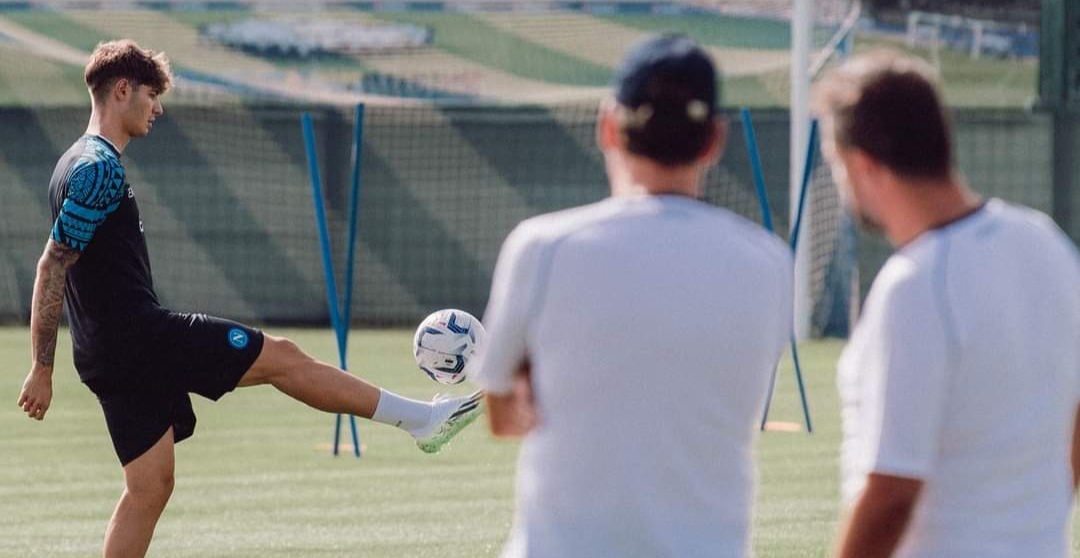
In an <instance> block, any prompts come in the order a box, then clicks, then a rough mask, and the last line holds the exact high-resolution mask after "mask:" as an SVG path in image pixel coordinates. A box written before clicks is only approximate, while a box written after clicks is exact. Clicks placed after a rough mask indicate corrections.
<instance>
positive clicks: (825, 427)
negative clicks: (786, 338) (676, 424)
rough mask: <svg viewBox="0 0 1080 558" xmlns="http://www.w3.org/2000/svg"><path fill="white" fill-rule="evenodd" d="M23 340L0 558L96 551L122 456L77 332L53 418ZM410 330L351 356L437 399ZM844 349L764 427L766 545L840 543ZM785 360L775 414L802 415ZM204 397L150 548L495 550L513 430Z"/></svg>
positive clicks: (163, 551) (326, 346) (504, 512)
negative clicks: (76, 366)
mask: <svg viewBox="0 0 1080 558" xmlns="http://www.w3.org/2000/svg"><path fill="white" fill-rule="evenodd" d="M272 331H273V332H274V333H278V334H285V335H288V336H290V337H292V338H294V339H295V340H296V341H297V342H298V343H300V344H301V346H303V347H305V348H306V349H307V350H309V351H310V352H312V353H313V354H315V355H316V356H318V357H320V358H324V359H331V358H333V355H334V354H335V350H334V347H333V341H332V335H331V334H330V332H328V331H320V330H272ZM28 340H29V335H28V331H27V329H26V328H11V327H9V328H0V362H3V363H4V365H5V368H6V371H5V373H4V374H0V401H2V403H3V404H2V405H0V433H2V434H0V517H2V518H4V520H3V521H0V540H3V541H4V544H3V545H0V558H9V557H10V558H15V557H20V558H26V557H46V556H47V557H50V558H64V557H69V556H70V557H74V556H92V555H95V554H97V553H98V552H99V551H100V550H99V545H100V541H101V537H102V534H103V532H104V529H105V525H106V523H107V521H108V518H109V515H110V513H111V511H112V507H113V505H114V504H115V500H116V498H117V497H118V496H119V493H120V490H121V476H120V469H119V467H118V465H117V462H116V460H115V457H114V456H113V454H112V449H111V446H110V444H109V441H108V435H107V434H106V431H105V427H104V423H103V420H102V418H101V414H100V410H99V408H98V405H97V403H96V402H95V400H94V398H93V396H92V395H91V394H90V393H89V391H87V390H86V389H85V388H84V387H83V386H81V385H80V384H79V382H78V380H77V379H76V376H75V372H74V371H73V370H72V366H71V364H70V357H69V356H68V355H70V345H69V344H68V341H67V333H66V332H61V342H60V347H59V349H58V353H59V355H60V358H58V359H57V360H58V368H57V371H56V376H55V380H54V389H55V397H54V402H53V407H52V409H51V410H50V411H49V415H48V417H47V418H46V420H45V421H44V422H41V423H37V422H33V421H30V420H29V419H27V418H25V416H23V415H22V414H21V412H20V410H19V409H18V408H17V407H16V406H15V405H14V401H15V398H16V396H17V394H18V391H19V386H20V385H21V382H22V378H23V374H24V373H25V370H26V369H27V367H28V366H29V359H28V354H29V348H28ZM409 343H410V334H409V332H405V331H354V332H353V341H352V343H351V345H350V347H351V353H350V360H351V361H352V362H353V365H354V368H355V369H356V370H359V371H360V373H361V375H363V376H364V377H365V378H367V379H369V380H372V381H374V382H376V383H378V384H380V385H383V386H385V387H387V388H390V389H393V390H396V391H398V392H401V393H403V394H406V395H410V396H414V397H422V398H427V397H430V396H431V395H432V394H433V393H434V392H435V391H437V389H436V387H437V386H435V384H433V383H431V382H430V381H429V380H427V379H426V378H425V377H424V376H423V375H422V374H421V373H420V372H418V371H416V370H415V369H414V368H413V366H412V364H411V358H410V355H409ZM840 347H841V345H840V344H839V343H838V342H817V343H811V344H806V345H804V346H803V347H802V352H801V357H802V359H803V365H804V374H805V377H806V380H807V390H808V393H809V395H810V401H811V406H812V410H813V413H814V424H815V433H814V434H813V435H812V436H807V435H805V434H791V433H768V434H765V435H764V436H762V438H761V440H760V443H759V445H758V458H759V463H760V487H759V490H758V498H757V503H756V506H755V511H754V517H755V525H754V546H755V555H756V556H758V557H759V558H800V557H824V556H827V555H828V552H829V549H830V548H831V546H832V540H833V538H834V535H835V531H836V524H837V515H838V503H837V499H838V484H837V478H838V471H837V455H838V446H839V441H840V429H839V413H838V405H837V398H836V390H835V388H834V379H833V378H834V372H833V369H834V366H835V362H836V358H837V355H838V353H839V350H840ZM789 362H790V359H788V358H785V359H784V366H783V367H782V369H781V371H780V381H779V383H778V386H777V395H776V399H775V402H774V408H773V415H772V418H773V419H774V420H782V421H793V422H798V421H800V419H801V415H800V411H799V407H798V398H797V395H796V393H795V390H794V387H793V384H794V382H793V381H792V374H791V370H790V367H789V366H788V365H787V363H789ZM465 389H466V388H465V387H464V386H461V387H460V390H458V391H464V390H465ZM195 400H196V401H195V408H196V412H197V413H198V415H199V426H198V429H197V430H196V433H195V437H194V438H192V439H190V440H188V441H185V442H183V443H182V444H180V445H179V446H177V484H176V490H175V492H174V495H173V498H172V501H171V503H170V505H169V507H168V509H167V510H166V512H165V514H164V516H163V518H162V520H161V522H160V524H159V526H158V530H157V535H156V537H155V542H154V544H153V546H152V547H151V552H150V556H154V557H210V556H230V557H251V558H256V557H258V558H264V557H271V558H272V557H282V558H284V557H309V556H318V557H354V556H365V557H370V558H384V557H385V558H390V557H393V558H398V557H432V558H436V557H438V558H446V557H461V558H482V557H493V556H497V555H498V552H499V549H500V548H501V545H502V542H503V541H504V540H505V537H506V534H507V532H508V529H509V525H510V518H511V513H512V499H511V498H512V482H513V471H514V460H515V458H516V454H517V445H516V444H515V443H510V442H502V441H495V440H493V439H492V438H491V437H490V436H489V435H488V434H487V433H486V432H485V431H484V428H483V422H482V421H480V422H477V424H476V425H474V426H473V427H472V428H470V429H469V430H467V431H465V432H463V433H462V435H461V436H460V437H459V438H458V439H457V440H455V441H454V442H453V443H452V444H451V446H450V447H449V448H448V449H447V450H446V451H444V452H443V453H441V454H439V455H435V456H429V455H425V454H422V453H420V452H419V451H418V450H416V448H415V447H414V446H413V445H412V441H411V439H410V438H408V437H407V436H406V435H405V434H402V433H400V432H398V431H397V430H395V429H393V428H389V427H385V426H381V425H376V424H373V423H369V422H366V421H361V422H360V429H361V434H362V436H363V441H364V443H365V444H366V445H367V446H368V448H367V454H366V456H365V457H364V459H363V460H360V461H356V460H354V459H353V458H352V457H351V456H347V457H339V458H336V459H335V458H332V457H330V456H329V455H328V454H327V452H326V450H325V449H318V448H317V447H318V446H320V445H325V444H327V443H328V442H329V441H330V436H331V431H332V425H333V417H332V416H330V415H325V414H322V413H319V412H316V411H313V410H310V409H308V408H306V407H304V406H303V405H300V404H297V403H295V402H293V401H291V400H289V399H288V398H286V397H285V396H283V395H280V394H278V393H277V392H275V391H274V390H273V389H271V388H249V389H241V390H239V391H238V392H236V393H233V394H230V395H228V396H226V397H225V398H224V399H223V400H222V401H221V402H219V403H216V404H215V403H210V402H207V401H205V400H202V399H199V398H198V397H196V398H195ZM674 434H677V433H674ZM648 448H649V445H648V440H642V450H643V451H648ZM1074 548H1076V547H1075V545H1074Z"/></svg>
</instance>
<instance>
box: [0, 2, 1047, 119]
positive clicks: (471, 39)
mask: <svg viewBox="0 0 1080 558" xmlns="http://www.w3.org/2000/svg"><path fill="white" fill-rule="evenodd" d="M376 15H377V17H378V18H381V19H383V20H386V21H394V22H402V23H413V24H417V25H425V26H430V27H431V28H432V29H434V31H435V45H434V46H435V48H438V49H440V50H442V51H445V52H447V53H450V54H453V55H455V56H458V57H461V58H464V59H466V60H470V61H472V62H475V63H477V64H480V65H483V66H486V67H488V68H491V69H492V70H497V71H501V72H506V73H509V74H512V75H516V76H520V77H523V78H528V79H533V80H537V81H542V82H549V83H558V84H567V85H581V86H603V85H606V84H607V83H608V82H609V80H610V77H611V73H612V71H611V69H609V68H605V67H602V66H600V65H597V64H594V63H591V62H588V61H586V60H583V59H580V58H577V57H575V56H572V55H568V54H565V53H561V52H557V51H555V50H552V49H550V48H547V47H545V46H543V45H539V44H536V43H534V42H531V41H529V40H527V39H524V38H522V37H520V36H518V35H515V34H514V33H510V32H507V31H503V30H499V29H496V28H495V27H493V26H491V25H489V24H487V23H484V22H483V21H480V20H479V19H477V18H474V17H472V16H470V15H469V14H460V13H405V12H379V13H377V14H376ZM271 16H272V14H268V13H264V12H245V11H208V12H184V11H175V12H169V17H171V18H173V19H175V20H177V21H181V22H184V23H186V24H188V25H191V26H193V27H198V26H199V25H202V24H205V23H209V22H214V21H235V20H238V19H246V18H249V17H271ZM3 17H6V18H9V19H11V20H13V21H14V22H16V23H18V24H20V25H24V26H26V27H27V28H29V29H32V30H34V31H37V32H39V33H42V34H45V35H48V36H50V37H52V38H54V39H57V40H60V41H62V42H64V43H66V44H68V45H71V46H73V47H76V48H80V49H83V50H87V51H89V50H90V49H92V48H93V47H94V46H95V45H96V44H97V43H98V42H99V41H101V40H104V39H106V38H107V37H105V36H104V35H102V34H101V33H100V32H98V31H97V30H94V29H92V28H89V27H87V26H84V25H81V24H79V23H77V22H75V21H73V20H72V19H71V18H68V17H66V16H65V15H64V14H63V13H55V12H8V13H5V14H4V15H3ZM603 19H604V20H605V21H609V22H612V23H616V24H619V25H624V26H626V27H630V28H633V29H639V30H644V31H650V32H655V31H666V30H671V31H681V32H684V33H687V34H689V35H692V36H694V37H696V38H697V39H698V40H700V41H702V42H703V43H705V44H709V45H713V46H717V47H721V48H725V47H726V48H773V49H775V48H781V49H782V48H786V47H787V45H788V41H789V39H788V31H787V24H785V23H782V22H775V21H768V20H752V19H742V18H730V17H715V16H695V17H687V16H674V15H618V16H614V15H613V16H604V17H603ZM882 45H888V46H893V47H899V46H901V44H900V43H898V42H897V41H895V40H882V39H879V38H873V37H860V38H859V39H858V40H857V41H856V46H857V49H859V50H860V51H863V50H866V49H868V48H872V47H875V46H882ZM151 46H152V45H151ZM915 52H916V54H919V55H920V56H924V57H928V56H929V52H927V51H926V50H917V51H915ZM270 60H271V61H272V62H273V63H274V64H275V65H277V66H279V67H281V68H284V69H298V70H302V71H310V72H313V73H314V74H316V75H317V74H318V73H319V72H320V71H327V72H332V73H335V74H340V73H341V72H342V71H355V72H356V73H357V76H359V75H361V74H362V73H363V72H364V71H365V69H366V68H365V67H364V65H363V64H362V63H361V62H359V61H357V60H356V59H354V58H351V57H340V58H335V57H328V58H326V59H324V60H320V61H291V60H285V59H276V60H273V59H270ZM940 63H941V72H942V75H943V77H944V92H945V96H946V98H947V100H948V101H949V103H950V104H951V105H952V106H954V107H965V108H966V107H997V108H1004V107H1013V108H1027V107H1029V106H1030V104H1031V102H1032V101H1033V100H1034V99H1035V98H1036V97H1037V94H1038V91H1037V77H1038V64H1037V63H1036V62H1035V61H1012V60H985V59H984V60H972V59H971V58H970V57H968V56H967V55H966V54H964V53H959V52H952V51H948V50H943V51H942V52H941V54H940ZM177 69H178V70H182V69H183V67H181V66H178V67H177ZM76 70H77V69H76ZM75 73H77V71H73V74H72V75H74V74H75ZM78 78H79V79H76V80H75V81H74V83H75V85H76V86H78V88H81V76H78ZM5 79H8V80H11V79H19V76H5ZM28 79H29V77H28ZM763 79H765V78H764V77H761V76H743V77H740V78H733V79H732V80H731V83H729V84H728V87H727V89H728V94H727V96H726V99H725V102H726V103H727V104H729V105H731V106H778V107H782V106H786V104H787V102H788V100H787V99H786V98H781V99H776V98H774V97H773V95H771V94H769V93H768V92H767V91H765V90H764V89H763V85H762V80H763ZM784 81H786V79H785V80H784ZM20 103H21V101H20V100H19V99H18V98H16V97H15V96H14V95H13V94H12V93H11V92H10V91H4V90H2V89H0V104H2V105H11V104H20Z"/></svg>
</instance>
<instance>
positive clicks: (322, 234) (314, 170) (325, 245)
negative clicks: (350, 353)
mask: <svg viewBox="0 0 1080 558" xmlns="http://www.w3.org/2000/svg"><path fill="white" fill-rule="evenodd" d="M300 124H301V127H302V128H303V131H304V147H305V149H306V151H307V159H308V170H309V171H310V173H311V192H312V196H313V197H314V205H315V221H316V225H317V228H318V230H319V245H320V247H321V248H322V261H323V272H324V273H325V275H326V298H327V302H328V306H329V308H330V324H331V325H332V326H333V327H334V333H335V334H336V336H337V342H338V354H339V356H340V355H341V354H342V353H343V348H342V347H343V346H344V345H345V331H344V330H343V329H342V323H341V316H340V315H339V313H338V300H339V298H338V293H337V280H336V279H335V278H334V262H333V260H332V259H331V257H330V231H329V229H328V227H327V225H326V209H325V208H324V207H323V195H322V180H321V179H320V177H319V159H318V153H317V152H316V150H315V131H314V129H313V128H312V125H311V115H310V114H308V113H306V112H305V113H304V115H303V116H301V117H300ZM340 438H341V415H340V414H339V415H338V416H337V426H336V427H335V429H334V455H337V454H338V441H339V440H340Z"/></svg>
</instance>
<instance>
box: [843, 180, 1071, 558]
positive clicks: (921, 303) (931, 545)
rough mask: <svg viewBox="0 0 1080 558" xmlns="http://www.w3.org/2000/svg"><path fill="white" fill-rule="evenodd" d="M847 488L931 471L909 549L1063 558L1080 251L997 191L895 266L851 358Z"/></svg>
mask: <svg viewBox="0 0 1080 558" xmlns="http://www.w3.org/2000/svg"><path fill="white" fill-rule="evenodd" d="M838 383H839V388H840V396H841V400H842V403H843V426H844V441H843V445H842V451H841V461H842V468H843V486H842V488H843V494H844V498H845V500H846V501H847V502H848V503H849V504H851V503H853V502H854V500H855V498H857V496H858V495H859V494H860V493H861V491H862V489H863V487H864V486H865V482H866V477H867V475H868V474H869V473H870V472H877V473H881V474H887V475H892V476H899V477H907V478H916V479H921V480H923V481H924V485H923V489H922V492H921V493H920V495H919V499H918V501H917V503H916V507H915V511H914V515H913V517H912V521H911V523H910V524H909V526H908V531H907V533H906V534H905V535H904V538H903V539H902V540H901V542H900V548H899V550H898V552H897V553H896V554H895V556H897V557H898V558H940V557H949V558H995V557H1001V558H1005V557H1009V558H1018V557H1023V558H1064V557H1066V556H1068V534H1067V533H1068V526H1069V514H1070V510H1071V507H1072V502H1073V497H1072V477H1071V474H1070V467H1069V449H1070V447H1071V440H1072V431H1073V418H1074V414H1075V412H1076V409H1077V403H1078V401H1080V258H1078V256H1077V252H1076V249H1075V247H1074V246H1073V244H1072V242H1071V241H1070V240H1068V239H1067V238H1066V237H1065V235H1064V234H1063V233H1062V232H1061V231H1060V230H1059V229H1058V228H1057V227H1056V226H1055V225H1054V224H1053V222H1052V221H1051V220H1050V219H1049V218H1048V217H1047V216H1046V215H1043V214H1041V213H1038V212H1036V211H1033V210H1028V209H1022V208H1018V207H1014V206H1010V205H1008V204H1006V203H1004V202H1001V201H998V200H991V201H990V202H988V203H987V204H986V205H985V207H983V208H981V209H980V210H979V211H977V212H976V213H974V214H972V215H970V216H968V217H966V218H964V219H961V220H959V221H957V222H955V223H952V224H950V225H948V226H945V227H943V228H941V229H937V230H933V231H929V232H927V233H925V234H923V235H921V236H919V237H918V238H917V239H915V240H914V241H913V242H911V243H910V244H908V245H907V246H905V247H903V249H901V250H900V251H899V252H897V253H896V254H895V255H893V256H892V258H890V259H889V261H888V262H887V263H886V264H885V266H884V267H883V268H882V270H881V272H880V274H879V275H878V277H877V279H876V280H875V281H874V286H873V288H872V289H871V290H870V294H869V296H868V298H867V302H866V307H865V311H864V313H863V316H862V319H861V321H860V322H859V324H858V326H857V327H856V329H855V331H854V333H853V334H852V338H851V342H850V344H849V345H848V347H847V349H846V350H845V351H844V354H843V356H842V358H841V360H840V365H839V374H838Z"/></svg>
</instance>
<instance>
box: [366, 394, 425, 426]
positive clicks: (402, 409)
mask: <svg viewBox="0 0 1080 558" xmlns="http://www.w3.org/2000/svg"><path fill="white" fill-rule="evenodd" d="M431 409H432V405H431V403H429V402H427V401H417V400H416V399H409V398H408V397H402V396H400V395H397V394H395V393H390V392H389V391H386V390H385V389H380V390H379V404H378V405H376V406H375V414H373V415H372V416H371V420H373V421H375V422H381V423H383V424H389V425H390V426H396V427H398V428H400V429H402V430H405V431H412V430H416V429H418V428H423V427H424V426H427V423H428V421H429V420H431Z"/></svg>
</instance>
